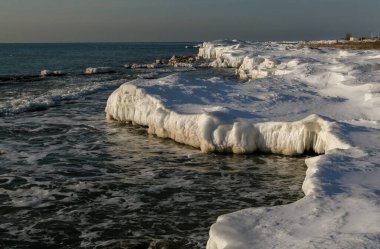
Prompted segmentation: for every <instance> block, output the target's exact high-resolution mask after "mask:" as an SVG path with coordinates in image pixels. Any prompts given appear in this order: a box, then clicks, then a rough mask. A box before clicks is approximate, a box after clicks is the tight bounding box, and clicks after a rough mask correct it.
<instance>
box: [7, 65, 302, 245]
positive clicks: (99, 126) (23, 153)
mask: <svg viewBox="0 0 380 249" xmlns="http://www.w3.org/2000/svg"><path fill="white" fill-rule="evenodd" d="M138 73H139V72H131V73H119V74H110V75H101V76H99V75H96V76H90V77H87V76H81V75H72V76H65V77H60V78H48V79H44V80H42V81H32V82H11V83H9V84H8V83H7V84H1V85H0V90H1V91H0V100H1V102H0V103H1V108H3V109H1V110H2V114H3V115H2V116H1V117H0V141H1V143H0V216H1V219H0V247H4V248H78V247H82V248H94V247H97V248H148V246H149V244H150V243H151V242H152V241H153V242H152V243H153V244H154V243H156V244H155V247H154V245H153V244H152V245H151V247H152V248H160V243H161V247H162V245H166V246H167V247H169V248H170V246H171V247H173V248H203V247H204V246H205V243H206V241H207V238H208V230H209V227H210V226H211V224H212V223H213V222H215V220H216V218H217V217H218V216H219V215H221V214H224V213H228V212H233V211H237V210H240V209H243V208H248V207H259V206H272V205H280V204H285V203H290V202H293V201H295V200H297V199H300V198H301V197H302V196H303V194H302V191H301V185H302V181H303V179H304V175H305V164H304V158H290V157H282V156H274V155H223V154H202V153H200V152H199V151H198V150H197V149H194V148H191V147H189V146H184V145H180V144H177V143H175V142H173V141H171V140H168V139H160V138H157V137H155V136H152V135H149V134H147V133H146V130H145V128H143V127H133V126H131V125H126V124H120V123H117V122H107V121H106V120H105V114H104V107H105V104H106V100H107V98H108V96H109V95H110V93H111V92H112V91H113V90H114V89H116V88H117V87H118V86H119V85H120V84H121V83H123V82H125V81H127V80H129V79H131V78H134V77H136V74H138ZM191 73H197V72H191ZM214 73H218V74H219V73H220V72H214ZM212 74H213V72H212V71H209V72H206V73H205V71H203V72H199V77H210V75H212ZM162 241H164V242H162Z"/></svg>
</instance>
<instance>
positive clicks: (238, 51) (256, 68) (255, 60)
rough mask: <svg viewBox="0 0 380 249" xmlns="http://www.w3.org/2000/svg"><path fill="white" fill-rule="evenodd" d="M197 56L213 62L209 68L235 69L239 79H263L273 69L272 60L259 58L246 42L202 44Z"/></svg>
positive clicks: (273, 63)
mask: <svg viewBox="0 0 380 249" xmlns="http://www.w3.org/2000/svg"><path fill="white" fill-rule="evenodd" d="M250 45H251V46H250ZM198 56H199V57H200V58H203V59H208V60H213V61H212V62H211V63H210V66H211V67H220V68H236V69H237V70H236V74H237V75H239V77H240V78H241V79H249V78H252V79H258V78H265V77H267V76H268V75H269V74H270V73H271V71H274V70H273V69H274V67H275V62H274V61H273V60H272V59H270V58H264V57H262V56H259V55H258V54H257V51H254V50H253V47H252V44H251V43H248V42H237V41H232V42H228V41H215V42H204V43H203V45H202V46H201V47H200V48H199V52H198ZM270 69H272V70H270Z"/></svg>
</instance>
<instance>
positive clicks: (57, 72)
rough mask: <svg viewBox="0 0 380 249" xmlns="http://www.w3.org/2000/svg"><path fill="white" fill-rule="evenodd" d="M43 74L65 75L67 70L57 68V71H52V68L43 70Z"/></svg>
mask: <svg viewBox="0 0 380 249" xmlns="http://www.w3.org/2000/svg"><path fill="white" fill-rule="evenodd" d="M40 75H41V76H43V77H45V76H62V75H65V72H63V71H60V70H57V71H51V70H42V71H41V73H40Z"/></svg>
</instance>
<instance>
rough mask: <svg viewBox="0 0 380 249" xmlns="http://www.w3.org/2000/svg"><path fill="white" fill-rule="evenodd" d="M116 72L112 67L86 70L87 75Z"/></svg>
mask: <svg viewBox="0 0 380 249" xmlns="http://www.w3.org/2000/svg"><path fill="white" fill-rule="evenodd" d="M113 72H115V71H114V70H113V69H112V67H88V68H86V69H85V70H84V73H85V74H101V73H113Z"/></svg>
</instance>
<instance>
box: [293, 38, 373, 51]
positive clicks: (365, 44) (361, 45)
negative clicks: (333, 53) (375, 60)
mask: <svg viewBox="0 0 380 249" xmlns="http://www.w3.org/2000/svg"><path fill="white" fill-rule="evenodd" d="M300 47H301V48H303V47H309V48H337V49H364V50H380V40H364V41H342V40H337V41H331V42H322V41H320V42H319V41H311V42H305V43H302V44H300Z"/></svg>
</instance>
